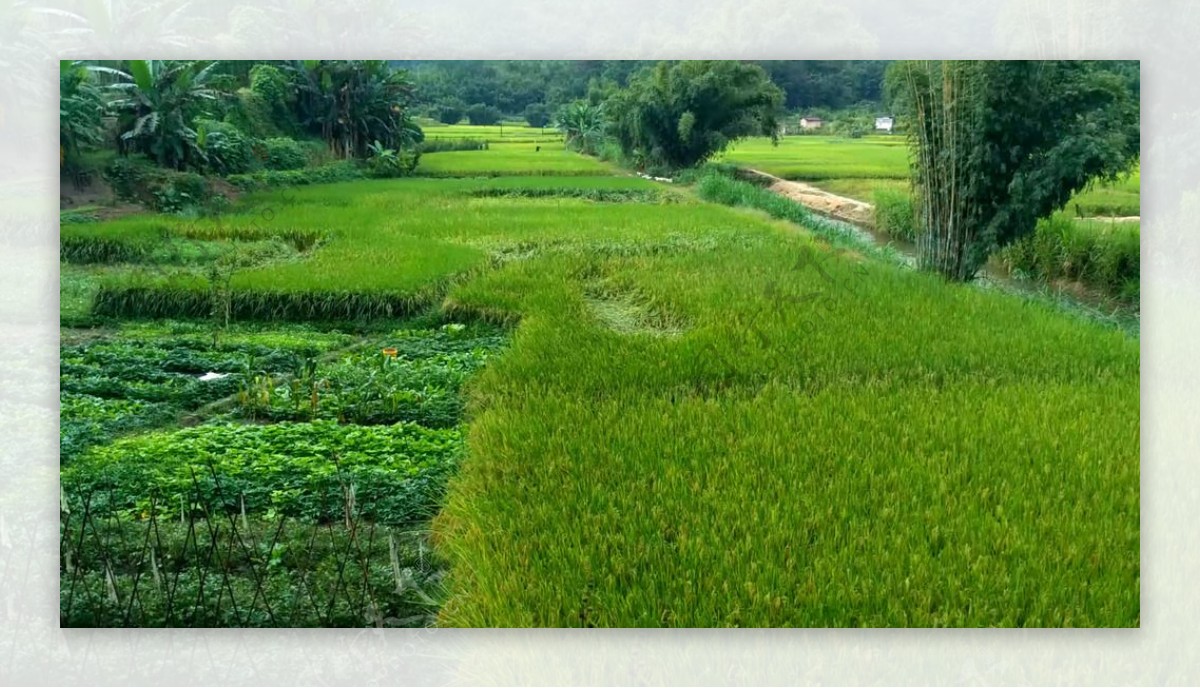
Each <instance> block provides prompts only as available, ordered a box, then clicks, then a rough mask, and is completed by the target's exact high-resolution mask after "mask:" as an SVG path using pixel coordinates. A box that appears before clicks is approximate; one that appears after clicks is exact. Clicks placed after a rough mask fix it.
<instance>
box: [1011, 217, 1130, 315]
mask: <svg viewBox="0 0 1200 688" xmlns="http://www.w3.org/2000/svg"><path fill="white" fill-rule="evenodd" d="M998 257H999V259H1000V261H1001V262H1002V263H1003V264H1004V265H1005V266H1007V267H1008V268H1009V269H1010V270H1012V271H1014V272H1018V273H1022V274H1024V275H1026V276H1029V277H1033V278H1035V279H1039V280H1043V281H1048V282H1049V281H1054V280H1069V281H1076V282H1080V283H1082V284H1085V285H1087V286H1089V287H1092V288H1095V289H1098V290H1100V291H1101V292H1102V293H1104V294H1106V295H1108V296H1113V297H1117V298H1120V299H1123V300H1132V301H1135V302H1136V301H1137V298H1138V296H1139V295H1140V293H1141V288H1140V284H1141V228H1140V224H1139V223H1137V222H1116V223H1113V222H1107V221H1104V220H1087V221H1080V220H1078V219H1072V218H1071V217H1070V215H1068V214H1066V213H1057V214H1055V215H1052V216H1050V217H1049V218H1047V219H1044V220H1041V221H1039V222H1038V224H1037V229H1036V230H1035V231H1034V233H1033V234H1031V235H1029V236H1027V237H1024V238H1022V239H1020V240H1018V241H1016V242H1014V243H1012V244H1010V245H1009V246H1007V247H1006V248H1005V249H1004V250H1002V251H1000V253H999V256H998Z"/></svg>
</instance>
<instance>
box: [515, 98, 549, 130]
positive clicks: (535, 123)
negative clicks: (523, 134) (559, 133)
mask: <svg viewBox="0 0 1200 688" xmlns="http://www.w3.org/2000/svg"><path fill="white" fill-rule="evenodd" d="M522 115H523V116H524V118H525V121H526V122H528V123H529V126H531V127H537V128H539V129H541V128H544V127H545V126H546V125H547V124H550V120H551V112H550V108H549V107H548V106H547V105H546V104H545V103H530V104H529V105H526V106H525V110H524V112H523V113H522Z"/></svg>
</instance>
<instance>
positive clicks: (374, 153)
mask: <svg viewBox="0 0 1200 688" xmlns="http://www.w3.org/2000/svg"><path fill="white" fill-rule="evenodd" d="M368 148H369V149H370V151H371V157H369V158H367V169H368V170H369V171H370V173H371V176H372V177H379V178H383V179H388V178H392V177H407V176H408V175H410V174H412V173H413V170H415V169H416V168H417V162H419V161H420V159H421V152H420V151H416V150H414V151H401V150H395V149H392V148H384V147H383V144H381V143H379V142H378V141H376V142H375V143H372V144H371V145H370V146H368Z"/></svg>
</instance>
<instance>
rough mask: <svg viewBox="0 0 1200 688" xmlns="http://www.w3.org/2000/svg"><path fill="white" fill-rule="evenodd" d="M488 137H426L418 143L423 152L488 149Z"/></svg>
mask: <svg viewBox="0 0 1200 688" xmlns="http://www.w3.org/2000/svg"><path fill="white" fill-rule="evenodd" d="M487 144H488V142H487V139H425V140H424V141H422V142H421V143H419V144H417V150H418V151H420V152H422V153H445V152H447V151H473V150H487Z"/></svg>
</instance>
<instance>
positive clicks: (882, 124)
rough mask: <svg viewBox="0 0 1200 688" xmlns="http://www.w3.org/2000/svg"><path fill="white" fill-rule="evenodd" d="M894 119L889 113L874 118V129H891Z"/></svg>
mask: <svg viewBox="0 0 1200 688" xmlns="http://www.w3.org/2000/svg"><path fill="white" fill-rule="evenodd" d="M894 123H895V120H893V119H892V118H891V116H890V115H884V116H882V117H876V118H875V131H891V130H892V125H893V124H894Z"/></svg>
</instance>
